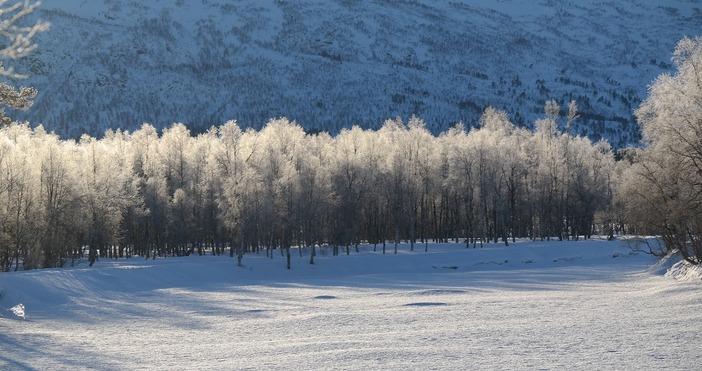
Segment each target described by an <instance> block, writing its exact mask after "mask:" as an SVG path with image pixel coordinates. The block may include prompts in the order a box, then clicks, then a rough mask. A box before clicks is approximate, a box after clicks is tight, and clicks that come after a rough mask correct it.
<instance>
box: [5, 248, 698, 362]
mask: <svg viewBox="0 0 702 371" xmlns="http://www.w3.org/2000/svg"><path fill="white" fill-rule="evenodd" d="M583 246H586V247H587V246H589V245H588V244H587V243H583ZM521 248H522V249H524V247H521ZM497 251H498V249H494V250H493V252H494V253H493V255H499V254H498V253H497ZM568 253H569V252H567V251H566V252H564V253H562V256H569V255H568ZM417 254H423V253H417ZM459 254H463V255H459ZM476 254H478V252H477V251H476V252H473V253H471V252H470V251H468V250H462V251H457V252H452V253H450V255H446V256H444V254H434V255H431V254H429V255H424V257H425V259H430V260H431V258H435V259H433V260H432V261H434V260H437V259H438V258H439V257H442V256H444V257H448V256H454V259H453V261H454V262H460V261H461V260H460V258H462V259H466V258H468V257H472V256H475V255H476ZM483 254H488V253H486V252H485V251H483ZM555 254H558V253H557V252H556V253H555ZM553 256H554V257H557V255H553ZM384 258H385V257H384V256H379V255H376V254H372V253H366V254H364V253H362V254H360V255H358V256H356V259H353V257H344V256H340V257H328V258H324V257H320V258H318V264H317V265H316V266H315V267H314V269H312V268H309V267H307V266H304V265H303V261H304V260H302V258H300V260H299V261H296V262H297V263H298V265H297V266H295V265H294V266H293V272H287V271H286V270H285V269H284V268H283V265H282V261H283V260H282V258H280V257H276V259H278V261H270V259H266V258H263V257H247V258H245V259H244V262H245V263H248V264H249V265H247V267H246V268H238V267H235V265H234V263H233V259H228V258H225V257H193V258H182V259H181V258H179V259H163V260H159V259H157V260H155V261H146V262H144V261H142V260H140V259H132V260H129V261H124V260H123V261H117V262H104V263H102V264H103V266H102V267H100V265H99V264H98V267H97V268H93V269H79V268H78V269H64V270H47V271H35V272H21V273H16V274H5V275H0V283H2V284H3V286H4V287H5V289H6V290H5V291H6V292H9V293H7V294H5V296H3V297H2V298H0V308H2V309H3V315H4V318H0V369H3V370H34V369H41V370H63V369H101V370H126V369H129V370H147V369H148V370H153V369H188V370H195V369H341V370H343V369H425V370H430V369H527V368H529V369H532V368H538V369H565V368H569V369H632V370H633V369H637V370H638V369H658V370H660V369H696V368H698V367H699V365H700V362H701V361H702V355H701V354H700V353H699V344H700V343H701V341H702V336H701V335H700V327H699V325H698V324H699V323H702V311H701V310H700V309H701V308H702V285H700V283H699V282H679V281H675V280H674V279H671V278H669V277H664V276H662V275H657V274H652V273H650V272H649V271H648V270H647V268H648V266H649V260H648V258H646V257H632V258H630V259H628V260H625V259H619V260H618V261H617V262H618V263H617V264H613V263H612V264H601V265H600V264H596V263H595V262H596V261H597V260H584V261H589V262H590V263H588V264H589V265H588V264H585V263H582V262H583V261H578V262H574V263H570V264H566V263H553V262H551V263H548V264H547V263H544V264H541V265H539V264H535V265H534V264H521V265H517V264H515V266H514V267H511V268H503V267H499V269H496V270H461V269H460V268H459V269H458V271H453V270H452V271H450V272H446V271H443V270H435V269H433V268H429V269H427V270H426V271H423V270H422V268H421V267H419V266H417V269H416V271H417V272H418V273H408V272H404V271H402V272H396V271H392V269H390V272H381V273H372V272H366V271H369V270H373V269H375V268H367V269H366V271H364V269H362V268H360V267H361V266H362V265H363V264H367V265H369V266H371V267H373V264H374V263H375V262H377V261H386V260H384ZM390 258H392V257H390ZM394 258H395V259H397V260H398V261H399V260H402V261H415V262H419V261H420V260H419V259H414V260H412V259H411V258H412V255H410V254H406V255H400V256H395V257H394ZM549 258H550V257H549ZM604 259H605V258H602V262H604V261H606V260H604ZM608 259H612V258H611V257H610V258H608ZM496 260H498V261H501V257H500V256H496ZM543 260H545V261H549V260H547V259H543ZM553 260H555V259H550V261H553ZM343 261H345V262H346V263H347V264H350V263H352V264H357V266H358V267H359V271H360V272H361V274H358V275H355V274H343V275H339V274H336V275H335V274H333V272H334V269H333V268H334V267H333V266H334V265H335V264H342V263H343ZM387 261H390V260H387ZM432 261H430V262H429V264H427V262H424V264H423V266H424V265H427V266H429V265H431V264H430V263H432ZM437 263H438V265H440V264H442V263H441V262H437ZM325 264H326V265H328V266H331V267H330V268H329V270H324V269H323V267H324V265H325ZM406 264H409V263H406ZM417 264H418V263H417ZM578 264H582V265H578ZM434 265H437V264H434ZM134 267H143V269H122V268H134ZM203 267H210V269H209V271H208V270H203ZM525 267H526V268H525ZM112 268H119V269H112ZM295 268H297V269H298V271H297V272H295V271H294V269H295ZM315 269H317V270H316V271H315ZM301 271H302V272H301ZM137 273H138V274H137ZM148 277H150V280H147V278H148ZM233 277H234V278H236V280H234V279H233ZM132 280H137V281H138V282H133V281H132ZM2 281H5V282H4V283H3V282H2ZM47 281H50V282H53V283H54V284H55V286H47V287H48V288H46V290H57V291H58V292H54V293H53V296H50V300H48V301H42V300H40V299H36V298H35V297H32V296H30V295H24V296H23V294H22V292H17V290H16V289H17V288H19V289H22V288H24V286H23V285H30V283H31V284H36V283H38V282H47ZM114 281H116V282H118V283H114ZM233 281H235V282H233ZM78 283H82V285H81V284H78ZM13 288H15V290H13ZM35 291H36V292H37V293H39V294H42V289H40V288H35ZM13 295H14V296H13ZM8 296H9V297H10V299H8V298H7V297H8ZM12 299H15V300H20V299H22V300H25V301H28V303H29V304H27V320H20V319H17V318H11V316H8V315H7V312H5V311H4V309H5V308H7V307H9V306H11V305H13V304H12V303H10V302H8V300H12Z"/></svg>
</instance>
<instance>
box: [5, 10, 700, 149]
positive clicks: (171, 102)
mask: <svg viewBox="0 0 702 371" xmlns="http://www.w3.org/2000/svg"><path fill="white" fill-rule="evenodd" d="M37 13H38V14H36V16H38V17H40V18H41V19H43V20H46V21H49V22H51V24H52V29H51V31H49V32H47V33H45V34H42V35H40V37H39V40H38V43H39V44H40V48H39V50H38V51H37V52H36V53H35V54H33V55H32V56H30V57H29V58H27V59H25V60H23V61H20V62H18V63H17V64H16V67H17V69H18V70H20V71H26V72H28V73H30V74H31V75H32V77H31V78H30V79H29V80H27V81H20V82H15V83H17V84H23V85H25V84H26V85H32V86H34V87H36V88H37V89H38V90H39V95H38V97H37V99H36V103H35V105H34V107H32V108H31V109H30V110H29V111H27V112H16V113H11V114H12V115H13V117H15V118H17V119H21V120H29V121H31V122H32V123H34V124H37V123H43V124H44V125H45V127H47V128H48V129H49V130H53V131H56V132H57V133H59V134H61V135H63V136H69V137H77V136H79V135H80V134H82V133H89V134H91V135H97V136H99V135H101V134H102V133H103V132H104V130H105V129H106V128H123V129H133V128H135V127H138V126H140V125H141V124H142V123H143V122H149V123H152V124H154V125H156V126H157V127H163V126H168V125H170V124H171V123H173V122H183V123H186V124H188V125H189V127H190V128H191V129H192V130H193V131H195V132H197V131H200V130H204V129H206V128H208V127H209V126H211V125H219V124H221V123H223V122H224V121H226V120H228V119H236V120H238V121H239V123H240V124H241V125H242V126H250V127H255V128H259V127H261V126H262V125H264V124H265V123H266V122H267V120H268V119H269V118H272V117H279V116H286V117H288V118H290V119H293V120H297V121H298V122H299V123H300V124H301V125H302V126H303V127H305V128H307V129H309V130H328V131H331V132H336V131H338V130H339V129H340V128H343V127H350V126H351V125H353V124H359V125H361V126H362V127H379V126H380V125H382V123H383V121H384V120H385V119H387V118H394V117H395V116H398V115H399V116H402V117H404V118H407V117H409V116H410V115H411V114H417V115H419V116H420V117H421V118H423V119H424V120H425V121H426V122H427V125H428V126H429V127H430V128H431V130H432V131H434V132H435V133H438V132H440V131H442V130H445V129H446V128H447V127H449V126H451V125H453V124H454V123H455V122H457V121H463V122H464V123H466V124H469V125H473V124H475V123H476V122H477V119H478V118H479V116H480V114H481V113H482V112H483V110H484V109H485V107H487V106H489V105H491V106H493V107H495V108H498V109H502V110H505V111H507V112H508V114H509V115H510V117H511V119H512V120H513V121H514V122H515V123H517V124H520V125H526V126H531V125H532V124H533V122H534V120H536V119H537V118H540V117H542V116H543V107H544V103H545V101H546V100H549V99H557V100H558V101H559V102H560V103H561V106H562V107H567V103H568V102H569V101H570V100H571V99H574V100H575V101H576V102H577V104H578V106H579V108H580V114H581V119H580V120H579V122H578V123H577V125H576V127H575V128H574V131H575V134H583V135H589V136H590V137H591V138H593V139H599V138H600V137H606V138H608V139H610V140H611V141H612V142H613V144H614V145H615V146H620V145H623V144H626V143H629V142H632V141H635V140H637V138H638V127H637V126H636V125H634V119H633V116H632V110H633V109H635V108H636V107H638V105H639V103H640V101H641V100H642V99H643V98H645V96H646V89H647V86H648V84H650V83H651V82H652V80H653V79H654V78H655V77H656V76H658V75H659V74H661V73H664V72H670V71H672V68H673V66H672V64H671V62H670V55H671V52H672V50H673V48H674V46H675V43H676V42H677V41H678V40H679V39H680V38H682V37H683V36H684V35H689V36H694V35H696V34H699V33H700V28H699V26H700V24H702V5H700V4H699V3H697V2H694V1H690V0H674V1H654V0H624V1H553V0H543V1H540V2H538V3H537V2H534V1H529V0H501V1H488V0H478V1H433V0H432V1H430V0H405V1H386V0H376V1H359V0H334V1H320V0H310V1H304V2H301V1H281V0H267V1H259V0H240V1H227V0H176V1H170V0H154V1H148V2H140V1H128V0H90V1H88V0H46V1H45V2H44V3H43V4H42V6H41V8H40V11H39V12H37Z"/></svg>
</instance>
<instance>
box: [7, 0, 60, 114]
mask: <svg viewBox="0 0 702 371" xmlns="http://www.w3.org/2000/svg"><path fill="white" fill-rule="evenodd" d="M39 4H40V2H39V1H34V2H30V1H29V0H24V1H19V2H16V3H14V4H13V3H12V2H11V1H8V0H0V45H1V46H0V76H5V77H8V78H15V79H17V78H26V77H27V76H26V75H24V74H21V73H19V72H16V71H15V69H14V68H13V67H12V66H6V65H5V63H4V61H5V60H8V59H10V60H15V59H19V58H23V57H26V56H27V55H29V54H30V53H31V52H33V51H34V50H35V49H36V48H37V44H35V43H34V36H36V35H37V34H38V33H39V32H44V31H46V30H48V29H49V24H48V23H46V22H42V21H36V22H35V23H34V24H32V25H29V26H28V25H25V24H26V19H27V16H28V15H29V14H31V13H32V12H33V11H34V10H35V9H36V8H37V7H38V6H39ZM36 95H37V91H36V89H34V88H31V87H20V88H19V89H15V88H14V87H12V86H10V85H8V84H6V83H0V104H1V105H4V106H7V107H10V108H13V109H19V110H26V109H27V108H29V107H30V106H31V105H32V99H34V97H35V96H36ZM11 121H12V120H11V119H10V118H8V117H6V116H5V111H4V109H2V108H0V122H2V124H9V123H10V122H11Z"/></svg>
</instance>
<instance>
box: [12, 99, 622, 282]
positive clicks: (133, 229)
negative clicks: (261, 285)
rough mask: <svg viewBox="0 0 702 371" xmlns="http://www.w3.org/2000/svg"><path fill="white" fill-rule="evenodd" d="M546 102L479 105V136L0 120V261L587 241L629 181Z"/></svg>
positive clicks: (403, 128)
mask: <svg viewBox="0 0 702 371" xmlns="http://www.w3.org/2000/svg"><path fill="white" fill-rule="evenodd" d="M550 107H551V108H552V111H553V112H552V113H551V114H550V115H549V116H547V118H546V119H545V120H543V121H542V122H540V123H539V128H538V129H537V130H536V132H531V131H529V130H527V129H523V128H521V129H520V128H516V127H515V126H514V125H513V124H512V123H511V122H510V121H509V119H508V118H507V115H506V114H505V113H504V112H502V111H499V110H495V109H492V108H488V109H487V110H486V111H485V113H484V115H483V116H482V118H481V121H480V125H479V127H477V128H474V129H471V130H466V129H465V128H464V127H463V126H462V125H457V126H456V127H455V128H453V129H451V130H450V131H448V132H446V133H443V134H442V135H440V136H438V137H437V136H434V135H431V134H430V133H429V131H428V130H427V129H426V127H425V124H424V122H423V121H422V120H421V119H419V118H418V117H411V118H410V119H409V121H408V122H407V123H405V122H404V121H403V120H402V119H401V118H396V119H394V120H388V121H387V122H386V123H385V125H384V126H383V127H382V128H381V129H380V130H377V131H374V130H364V129H361V128H360V127H353V128H352V129H349V130H343V131H342V132H341V133H340V134H339V135H337V136H336V137H332V136H331V135H329V134H327V133H319V134H314V135H308V134H306V133H305V132H304V131H303V129H302V127H300V126H299V125H297V124H296V123H294V122H290V121H288V120H287V119H284V118H281V119H275V120H271V121H270V122H269V123H268V125H266V127H265V128H264V129H262V130H261V131H255V130H251V129H249V130H247V131H242V130H241V128H240V127H239V126H238V124H237V123H236V122H234V121H230V122H227V123H224V124H223V125H221V126H219V127H213V128H212V129H210V130H209V131H207V132H205V133H202V134H199V135H196V136H193V135H192V134H191V133H190V132H189V130H188V129H187V127H186V126H185V125H183V124H174V125H172V126H170V127H169V128H167V129H164V130H163V131H161V132H160V133H159V131H157V130H156V129H155V128H154V127H153V126H152V125H149V124H144V125H143V126H142V127H141V128H140V129H139V130H137V131H135V132H133V133H128V132H122V131H108V132H107V133H105V135H104V137H103V138H100V139H97V138H92V137H89V136H83V137H82V138H81V139H80V140H79V141H77V142H75V141H70V140H68V141H63V140H60V139H59V138H58V137H57V136H56V135H54V134H49V133H46V132H45V131H44V130H43V129H42V128H41V127H38V128H36V129H31V128H30V127H29V126H28V125H11V126H6V127H2V128H0V264H1V266H0V267H1V268H2V270H9V269H11V268H12V265H14V266H15V267H17V268H19V267H20V266H21V267H22V268H24V269H30V268H40V267H56V266H63V265H65V264H67V263H73V262H76V261H80V260H81V259H84V258H88V261H89V263H90V264H93V263H94V262H96V261H97V260H98V259H100V258H119V257H125V256H126V257H131V256H135V255H136V256H141V257H144V258H156V257H161V256H182V255H188V254H192V253H194V252H196V253H197V254H205V253H208V252H211V253H212V254H221V253H223V252H225V251H226V250H227V249H228V252H229V255H230V256H232V257H233V256H235V255H236V256H237V261H238V264H239V265H242V264H243V262H242V260H243V257H244V255H245V254H247V253H251V252H259V251H260V249H261V248H265V249H266V254H267V256H268V257H270V258H271V259H274V258H275V255H278V254H274V252H275V251H278V252H280V253H281V256H282V257H283V258H284V259H285V260H286V261H287V264H286V266H287V267H290V261H291V250H292V249H294V248H297V250H296V251H297V253H298V254H299V255H300V256H301V257H302V255H303V254H304V253H309V262H310V263H312V264H314V262H315V256H316V254H317V252H318V251H319V249H320V248H322V249H324V248H325V247H324V246H330V247H331V249H332V254H338V253H339V247H345V253H346V254H350V253H351V247H352V246H353V247H355V248H354V250H355V251H358V250H359V249H358V247H359V245H360V244H362V243H369V244H373V245H374V246H375V248H377V245H378V244H382V246H383V247H382V251H383V253H384V252H385V251H386V243H387V242H392V243H393V244H394V252H398V249H399V246H400V244H401V243H403V242H407V243H409V250H410V251H412V250H415V243H416V241H422V242H424V244H425V246H424V250H427V246H428V241H429V240H436V241H447V240H448V239H454V240H455V241H458V240H459V239H463V241H464V242H465V244H466V246H473V247H477V246H478V245H480V246H482V245H483V244H485V243H496V242H500V241H501V242H502V243H508V241H509V240H510V239H512V240H514V239H516V238H525V237H528V238H543V239H548V238H575V239H577V238H579V237H580V236H586V237H587V236H588V235H589V234H591V233H593V228H595V219H594V215H595V214H596V213H598V212H599V213H600V215H604V214H603V213H610V215H611V214H612V213H611V210H609V211H607V205H608V204H609V202H610V201H611V200H612V199H614V198H615V194H616V195H617V196H616V197H617V199H618V200H621V199H623V197H622V196H621V195H622V194H623V192H618V190H620V189H623V188H619V187H617V186H616V184H618V183H616V184H615V183H612V179H614V180H615V181H617V182H618V181H619V179H624V178H625V177H623V176H622V174H624V173H626V172H625V169H624V170H623V165H622V166H615V164H614V161H613V157H612V152H611V149H610V148H609V147H608V146H607V145H606V144H604V143H597V144H593V143H591V142H590V141H589V140H587V139H585V138H580V137H573V136H571V135H568V134H566V133H563V132H561V131H560V130H558V129H557V127H558V125H557V120H559V119H561V118H560V117H559V116H558V115H557V114H556V111H558V110H556V109H555V107H557V104H555V102H552V103H551V104H550ZM615 168H617V169H618V170H617V173H616V174H615V173H613V170H612V169H615Z"/></svg>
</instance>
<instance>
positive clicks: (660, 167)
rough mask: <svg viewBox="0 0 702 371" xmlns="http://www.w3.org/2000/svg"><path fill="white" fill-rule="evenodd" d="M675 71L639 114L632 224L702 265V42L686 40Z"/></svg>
mask: <svg viewBox="0 0 702 371" xmlns="http://www.w3.org/2000/svg"><path fill="white" fill-rule="evenodd" d="M673 61H674V62H675V66H676V67H677V71H676V73H675V74H673V75H669V74H663V75H661V76H659V77H658V78H657V79H656V80H655V81H654V82H653V84H652V85H651V87H650V89H649V95H648V98H646V100H645V101H644V102H643V103H642V104H641V106H640V107H639V109H638V110H636V112H635V114H636V118H637V120H638V122H639V124H640V125H641V129H642V132H643V138H644V141H645V142H646V146H647V147H646V148H645V149H644V150H643V151H641V154H640V156H639V158H638V160H639V161H638V163H637V164H636V169H635V171H636V175H637V176H636V177H632V178H631V179H632V181H633V182H635V184H636V186H635V187H634V186H632V187H629V189H630V190H632V193H633V194H632V195H631V198H630V206H631V208H632V211H633V214H632V217H633V219H632V221H635V222H636V223H638V224H639V225H640V226H641V227H643V228H645V230H646V231H648V232H650V233H656V234H660V235H661V236H662V239H663V241H664V243H665V246H666V247H667V249H668V250H677V251H679V252H680V253H681V254H682V256H683V258H685V260H687V261H689V262H690V263H692V264H700V263H702V38H700V37H697V38H694V39H691V38H687V37H685V38H683V39H682V40H680V41H679V42H678V44H677V46H676V48H675V51H674V53H673Z"/></svg>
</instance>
